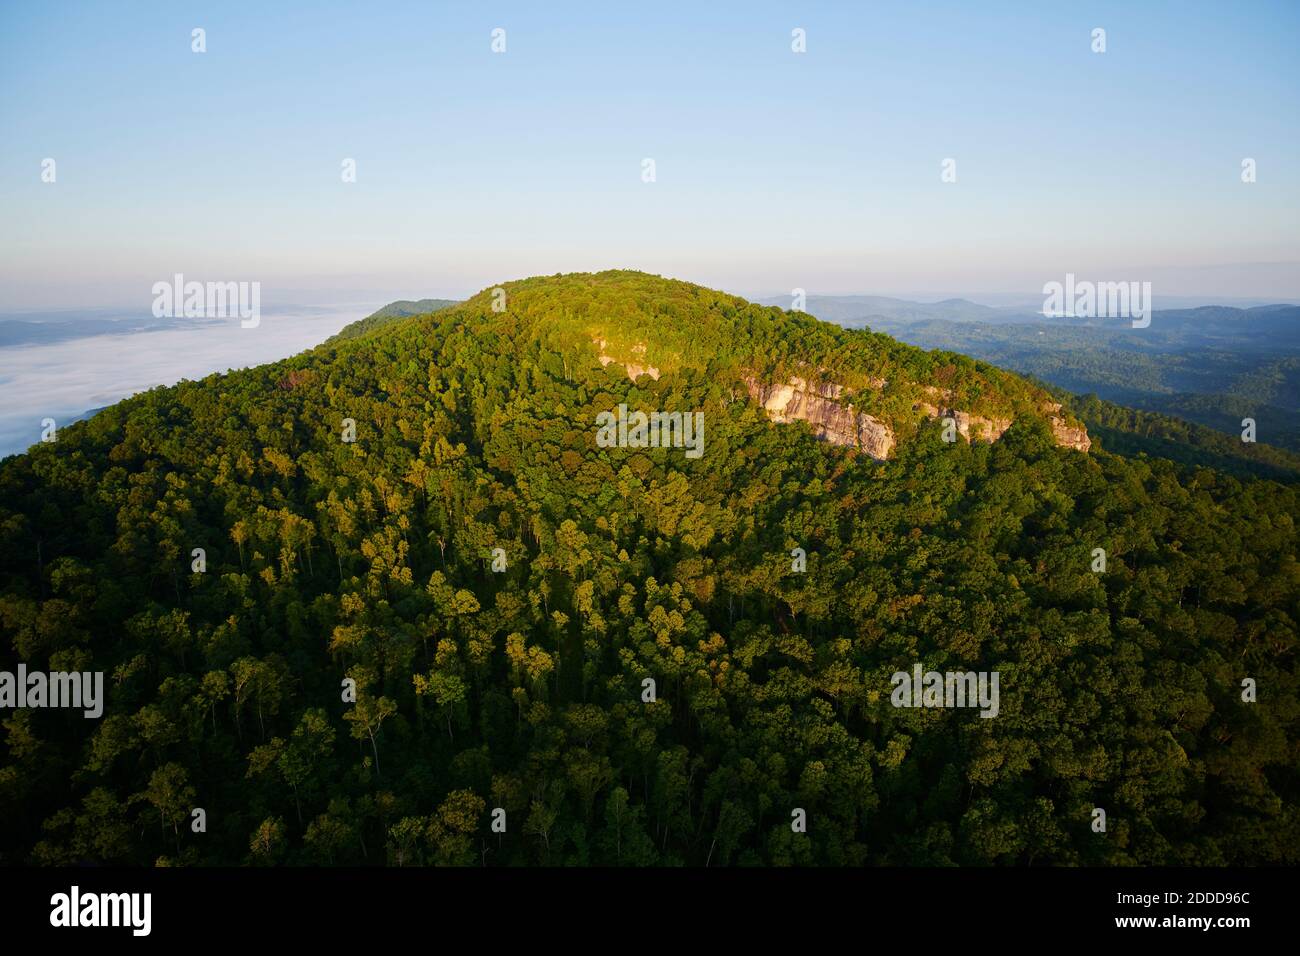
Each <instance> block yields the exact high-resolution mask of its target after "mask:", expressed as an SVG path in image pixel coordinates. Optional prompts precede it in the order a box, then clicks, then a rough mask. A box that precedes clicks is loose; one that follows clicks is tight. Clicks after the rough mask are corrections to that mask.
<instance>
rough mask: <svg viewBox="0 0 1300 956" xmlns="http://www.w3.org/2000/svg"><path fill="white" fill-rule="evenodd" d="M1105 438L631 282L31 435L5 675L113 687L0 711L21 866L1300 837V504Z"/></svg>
mask: <svg viewBox="0 0 1300 956" xmlns="http://www.w3.org/2000/svg"><path fill="white" fill-rule="evenodd" d="M620 405H623V406H626V407H627V409H628V410H630V411H632V412H635V411H638V410H640V411H645V412H652V411H658V412H662V413H673V412H678V413H682V414H683V415H684V416H688V415H693V413H696V412H698V413H701V414H702V416H703V418H702V421H703V433H702V437H703V443H702V446H701V454H700V455H699V456H698V457H692V456H691V455H690V454H688V453H687V452H688V451H689V449H687V448H684V447H672V446H670V447H635V443H634V442H631V441H629V442H623V443H618V444H615V445H614V446H613V447H609V443H608V442H602V441H600V440H599V434H598V425H597V422H598V418H599V416H601V414H602V413H608V412H613V411H615V410H617V409H619V406H620ZM684 420H686V419H683V421H684ZM954 429H956V430H957V431H959V432H960V434H959V435H958V436H957V439H958V440H955V441H953V440H947V439H951V438H953V437H954V435H953V432H954ZM967 437H969V438H971V439H975V440H971V441H967V440H965V439H966V438H967ZM350 439H354V440H350ZM1089 444H1090V443H1089V440H1088V436H1087V434H1086V432H1085V431H1084V429H1083V428H1082V427H1081V425H1080V423H1079V421H1078V420H1077V419H1076V418H1075V417H1074V415H1073V414H1072V413H1071V412H1070V410H1069V409H1068V408H1060V407H1059V406H1058V404H1057V402H1056V401H1055V400H1053V398H1052V396H1050V395H1049V394H1047V393H1046V392H1045V391H1044V390H1043V389H1041V388H1040V387H1038V386H1036V385H1034V384H1032V383H1030V382H1027V381H1025V380H1024V379H1021V378H1019V377H1017V376H1015V375H1013V374H1010V373H1007V372H1004V371H1001V370H1000V369H997V368H994V367H992V366H988V365H985V364H983V363H982V362H978V361H974V360H971V359H967V358H964V357H962V356H958V355H954V354H951V353H941V352H936V353H926V352H922V351H920V350H918V349H916V348H912V347H909V346H905V345H902V344H900V343H898V342H896V341H894V340H892V339H890V338H889V337H887V336H884V335H880V334H876V333H872V332H865V331H851V330H846V329H843V328H840V327H838V326H835V325H831V324H828V323H823V322H819V321H817V320H815V319H813V318H811V317H810V316H807V315H802V314H797V313H788V312H782V311H781V310H780V309H776V308H769V307H762V306H757V305H753V304H750V303H747V302H745V301H743V300H741V299H738V298H735V297H733V296H730V295H726V294H723V293H720V292H715V291H712V290H709V289H705V288H701V287H698V286H694V285H689V284H686V283H681V282H673V281H669V280H665V279H660V278H657V277H652V276H647V275H644V274H640V273H633V272H608V273H600V274H596V275H585V274H583V275H564V276H554V277H547V278H534V279H527V280H523V281H519V282H510V283H505V284H504V285H503V286H501V287H500V291H498V290H494V289H488V290H485V291H484V292H482V293H480V294H478V295H476V296H474V297H473V298H471V299H469V300H467V301H465V302H463V303H460V304H458V305H454V306H451V307H448V308H444V309H442V310H440V311H437V312H435V313H433V314H429V315H422V316H417V317H412V318H405V319H402V320H399V321H394V322H391V323H389V324H387V325H385V326H383V327H381V328H374V329H373V330H371V331H369V332H367V334H365V335H363V336H359V337H355V338H347V339H342V340H337V341H332V342H330V343H328V344H326V345H323V346H321V347H319V348H317V349H315V350H312V351H310V352H307V353H304V354H302V355H298V356H295V357H293V358H290V359H286V360H284V361H282V362H277V363H274V364H271V365H265V366H261V367H257V368H251V369H247V370H243V371H237V372H231V373H228V374H224V375H213V376H211V377H209V378H206V379H204V380H202V381H198V382H183V383H181V384H179V385H177V386H175V387H170V388H158V389H154V390H152V391H149V392H147V393H144V394H141V395H138V396H135V397H133V398H131V399H128V400H126V401H124V402H121V403H119V404H117V405H114V406H111V407H109V408H107V409H105V410H104V411H102V412H100V413H99V414H97V415H95V416H94V417H93V418H91V419H89V420H88V421H85V422H81V423H78V424H75V425H72V426H70V427H67V428H65V429H62V430H61V431H60V432H59V433H58V439H57V441H55V442H51V443H48V444H42V445H38V446H36V447H34V448H33V449H32V450H31V451H30V452H29V453H27V454H24V455H18V456H15V457H13V458H9V459H7V460H5V461H4V462H2V463H0V668H3V669H5V670H8V671H14V670H15V669H16V668H17V666H18V665H19V664H20V663H22V664H24V665H25V666H26V668H27V669H28V670H33V671H34V670H45V671H102V672H104V674H105V686H106V693H107V702H106V704H105V706H104V710H103V714H102V716H100V717H98V718H94V719H88V718H85V717H83V716H82V715H81V713H80V712H69V711H67V710H50V709H17V710H5V711H3V712H0V719H2V727H3V737H2V738H0V859H3V861H5V862H36V863H45V864H56V863H78V862H95V863H127V864H144V865H150V864H162V863H167V864H212V863H255V864H263V863H317V864H344V863H347V864H385V863H387V864H405V865H410V864H422V863H424V864H427V863H437V864H466V865H483V864H485V865H498V866H499V865H522V864H621V865H647V864H669V865H674V864H691V865H706V864H707V865H712V866H718V865H736V864H741V865H757V864H889V865H949V864H1033V865H1048V864H1175V863H1179V864H1205V865H1212V864H1225V863H1269V862H1291V863H1294V862H1296V861H1297V860H1298V859H1300V825H1298V824H1300V821H1298V819H1297V809H1296V808H1297V797H1298V796H1300V779H1297V767H1300V761H1298V760H1297V756H1300V754H1298V752H1297V721H1298V720H1300V693H1298V691H1300V686H1298V684H1297V661H1296V645H1297V634H1296V618H1297V615H1298V614H1300V603H1298V602H1300V566H1298V565H1297V562H1296V517H1297V513H1298V512H1300V508H1298V507H1297V506H1298V505H1300V501H1298V500H1297V495H1298V494H1300V492H1298V491H1297V487H1296V486H1294V485H1285V484H1278V483H1274V482H1271V481H1267V480H1246V481H1243V480H1240V479H1238V478H1235V477H1231V476H1228V475H1226V474H1224V473H1222V472H1219V471H1215V470H1211V469H1198V470H1188V469H1185V468H1184V467H1182V466H1179V465H1176V464H1174V463H1172V462H1169V461H1165V460H1161V459H1157V458H1149V459H1134V460H1130V459H1126V458H1123V457H1119V456H1116V455H1114V454H1111V453H1109V452H1107V451H1106V450H1104V448H1092V449H1091V450H1089ZM199 548H201V549H203V552H204V554H203V559H204V564H203V565H202V566H201V567H200V566H199V565H198V563H197V562H198V558H196V557H195V553H194V549H199ZM799 549H802V551H803V552H805V553H806V568H804V569H802V570H801V569H799V568H798V566H797V565H798V563H799V559H798V557H796V556H795V555H797V554H798V553H799ZM1097 549H1103V550H1104V552H1105V565H1104V570H1102V569H1099V568H1098V564H1097V560H1098V559H1097ZM792 552H794V554H793V555H792ZM196 569H197V570H196ZM917 665H920V666H921V667H922V668H923V669H925V670H937V671H976V672H981V673H990V672H996V673H997V674H998V675H1000V703H999V706H998V708H997V713H996V716H991V717H990V719H983V717H982V716H981V713H980V712H978V711H974V710H970V709H959V708H951V709H944V708H911V707H898V706H895V702H894V700H893V699H892V695H891V689H892V688H891V675H893V674H894V673H895V672H899V671H902V672H907V673H910V672H912V671H913V668H914V667H916V666H917ZM349 680H350V681H353V682H355V685H354V686H355V699H354V700H352V699H345V698H346V697H347V696H348V689H349V688H348V685H347V681H349ZM1243 681H1249V682H1253V684H1254V686H1255V687H1256V688H1257V699H1255V700H1253V701H1252V700H1247V699H1243V697H1244V695H1245V692H1244V691H1243ZM650 682H653V683H650ZM651 690H653V693H651ZM196 808H202V809H203V810H204V811H205V818H206V829H205V831H204V832H195V830H194V825H193V823H192V821H193V819H194V814H193V811H194V810H195V809H196ZM498 809H499V810H500V811H501V812H500V813H496V812H494V811H497V810H498ZM1096 809H1103V810H1104V811H1105V813H1106V820H1107V826H1106V829H1105V831H1104V832H1098V831H1097V830H1096V829H1095V820H1096V814H1095V810H1096ZM799 810H802V811H803V812H804V813H805V814H806V821H807V825H806V832H796V831H795V829H794V828H792V819H793V818H797V811H799ZM499 821H504V827H505V829H504V832H498V830H497V829H494V828H493V823H494V822H499Z"/></svg>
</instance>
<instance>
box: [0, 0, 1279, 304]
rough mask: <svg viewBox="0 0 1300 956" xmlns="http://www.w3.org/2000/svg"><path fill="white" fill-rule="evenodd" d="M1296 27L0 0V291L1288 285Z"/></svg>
mask: <svg viewBox="0 0 1300 956" xmlns="http://www.w3.org/2000/svg"><path fill="white" fill-rule="evenodd" d="M194 27H203V28H204V29H206V31H207V52H206V53H204V54H195V53H192V52H191V51H190V31H191V29H192V28H194ZM494 27H503V28H505V30H506V31H507V52H506V53H505V54H502V55H496V54H493V53H492V52H491V50H490V32H491V30H492V29H493V28H494ZM795 27H802V28H804V29H805V30H806V31H807V38H808V39H807V44H808V52H807V53H806V54H803V55H796V54H794V53H792V52H791V49H790V42H791V38H790V33H791V30H792V29H793V28H795ZM1094 27H1103V28H1104V29H1105V30H1106V31H1107V47H1108V49H1107V52H1106V53H1104V54H1095V53H1093V52H1092V50H1091V48H1090V43H1091V40H1090V33H1091V31H1092V29H1093V28H1094ZM1298 35H1300V4H1297V3H1295V2H1288V0H1283V2H1273V3H1265V2H1250V0H1246V2H1232V3H1228V2H1219V3H1201V2H1187V0H1178V2H1149V3H1143V2H1121V3H1095V4H1089V3H1055V2H1031V0H1026V2H1023V3H1011V2H1006V3H994V2H981V3H970V2H952V3H921V2H871V3H815V4H801V3H712V2H709V3H705V2H699V0H696V2H691V3H671V2H655V3H650V4H614V3H609V2H600V3H563V2H559V0H556V2H547V3H535V2H530V3H514V4H494V3H478V2H473V3H471V2H461V3H437V2H428V0H426V2H420V3H311V4H306V3H294V4H289V3H272V2H220V3H216V2H214V3H176V2H158V3H151V2H129V3H62V2H43V3H36V2H16V0H5V2H4V3H3V5H0V310H4V309H11V310H12V309H18V308H39V307H49V308H53V307H65V306H66V307H74V306H88V305H94V304H104V305H115V306H116V305H130V304H134V303H136V302H139V303H140V304H141V307H142V308H146V309H147V307H148V303H149V302H150V300H151V296H150V294H149V286H150V285H151V284H152V283H153V282H154V281H157V280H159V279H162V278H166V277H169V276H170V275H171V274H172V273H174V272H183V273H185V274H186V275H187V277H190V278H198V279H215V280H223V281H224V280H239V279H245V280H258V281H261V282H262V285H263V295H264V298H265V300H267V301H272V302H273V301H276V300H277V299H278V300H284V301H328V300H330V299H341V298H346V297H348V296H355V297H365V296H377V297H379V298H396V297H399V296H417V295H462V294H465V293H468V292H471V291H475V290H477V289H479V288H482V287H484V286H488V285H491V284H494V283H496V282H498V281H501V280H505V279H510V278H518V277H521V276H524V275H531V274H538V273H551V272H557V271H574V270H587V269H599V268H608V267H629V268H639V269H645V270H648V271H652V272H661V273H664V274H668V275H673V276H677V277H681V278H686V279H691V280H694V281H699V282H704V283H707V284H711V285H715V286H719V287H723V288H727V289H730V290H732V291H736V292H741V293H746V294H752V295H758V294H763V293H771V292H780V291H788V290H789V289H790V288H792V287H794V286H800V287H804V288H806V289H807V290H808V291H809V293H810V294H816V293H837V292H839V293H842V292H879V293H896V294H897V293H915V294H924V293H933V294H936V295H937V294H941V293H947V292H958V291H960V292H968V293H979V292H990V293H991V292H999V291H1002V292H1020V291H1028V292H1034V291H1037V290H1038V288H1039V287H1041V285H1042V284H1043V282H1045V281H1049V280H1051V279H1054V278H1060V277H1061V276H1063V275H1064V273H1065V272H1066V271H1073V272H1075V273H1076V274H1079V275H1081V276H1085V277H1087V276H1090V277H1095V278H1099V279H1120V278H1137V279H1142V278H1146V279H1153V280H1155V282H1156V288H1157V296H1158V295H1159V294H1161V293H1162V292H1163V293H1166V294H1171V295H1172V294H1177V295H1183V294H1192V295H1200V294H1204V295H1224V296H1252V297H1264V298H1268V297H1275V298H1281V297H1295V296H1297V295H1300V270H1298V268H1297V262H1298V261H1300V226H1298V225H1297V223H1298V222H1300V133H1298V126H1300V123H1298V120H1297V118H1298V117H1300V54H1298V53H1297V43H1296V40H1297V36H1298ZM45 157H51V158H54V159H55V160H56V162H57V175H58V180H57V182H56V183H55V184H53V185H48V184H43V183H42V182H41V181H40V171H41V167H40V164H41V161H42V159H44V158H45ZM348 157H350V158H354V159H355V160H356V161H357V174H358V181H357V182H356V183H355V184H344V183H342V182H341V181H340V170H341V166H340V164H341V162H342V161H343V159H344V158H348ZM646 157H650V158H653V159H654V160H655V162H656V166H657V177H658V181H657V182H655V183H653V184H647V183H643V182H642V181H641V161H642V159H643V158H646ZM947 157H952V158H955V159H956V161H957V182H956V183H955V184H945V183H941V182H940V162H941V161H942V160H943V159H944V158H947ZM1243 157H1253V158H1254V159H1256V160H1257V163H1258V182H1256V183H1255V184H1253V185H1249V186H1247V185H1243V184H1242V183H1241V181H1240V164H1241V160H1242V158H1243Z"/></svg>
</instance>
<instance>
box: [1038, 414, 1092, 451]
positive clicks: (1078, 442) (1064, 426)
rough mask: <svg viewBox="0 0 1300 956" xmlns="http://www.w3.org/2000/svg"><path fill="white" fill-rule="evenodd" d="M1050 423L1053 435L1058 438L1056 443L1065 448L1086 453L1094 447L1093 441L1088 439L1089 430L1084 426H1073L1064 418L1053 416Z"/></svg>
mask: <svg viewBox="0 0 1300 956" xmlns="http://www.w3.org/2000/svg"><path fill="white" fill-rule="evenodd" d="M1048 421H1049V422H1050V423H1051V425H1052V434H1053V435H1055V436H1056V443H1057V444H1058V445H1060V446H1061V447H1063V448H1073V449H1074V450H1075V451H1083V452H1086V451H1087V450H1088V449H1089V448H1091V447H1092V439H1091V438H1089V437H1088V429H1086V428H1084V427H1083V426H1082V425H1071V424H1070V423H1069V422H1067V421H1066V420H1065V419H1064V418H1061V417H1059V416H1057V415H1053V416H1052V417H1051V418H1050V419H1048Z"/></svg>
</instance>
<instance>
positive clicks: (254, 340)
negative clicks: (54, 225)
mask: <svg viewBox="0 0 1300 956" xmlns="http://www.w3.org/2000/svg"><path fill="white" fill-rule="evenodd" d="M382 304H383V303H378V302H376V303H360V304H351V305H347V306H330V307H312V306H302V307H285V308H284V309H281V310H272V309H269V308H264V309H263V310H262V317H261V322H260V324H259V325H258V326H257V327H256V328H251V329H245V328H241V327H240V323H239V319H238V318H232V319H174V320H168V321H167V322H164V323H161V327H159V326H160V323H157V322H155V321H153V320H152V319H150V318H148V317H146V318H145V319H141V320H134V319H132V318H130V317H121V316H118V317H111V316H109V315H107V314H105V313H99V314H91V315H90V317H87V315H85V314H69V313H58V314H56V313H50V314H48V315H44V316H43V315H40V314H31V313H28V314H24V315H22V316H17V315H11V316H4V315H0V457H3V456H5V455H12V454H15V453H17V452H21V451H25V450H26V449H27V448H28V447H29V446H30V445H32V444H34V443H36V442H38V441H39V440H40V438H41V430H42V429H41V421H42V419H46V418H52V419H54V421H55V423H56V425H57V426H58V427H60V428H61V427H63V426H64V425H67V424H70V423H72V422H73V421H75V420H76V419H78V418H81V417H83V416H84V415H85V413H86V412H88V411H90V410H92V409H98V408H102V407H104V406H105V405H111V404H113V403H114V402H117V401H120V400H121V399H123V398H126V397H128V396H130V395H134V394H135V393H137V392H141V391H145V390H147V389H150V388H153V387H154V386H156V385H173V384H175V383H176V382H179V381H180V380H182V379H191V380H193V379H200V378H203V377H204V376H207V375H210V374H212V373H213V372H224V371H227V370H229V369H239V368H247V367H249V366H252V365H261V364H263V363H265V362H273V361H275V360H277V359H282V358H286V357H288V356H290V355H295V354H297V353H298V352H301V351H303V350H304V349H308V348H311V347H312V346H314V345H319V344H320V343H321V342H323V341H324V340H325V339H327V338H329V337H330V336H331V335H333V334H334V333H335V332H337V331H339V329H341V328H343V326H345V325H347V324H348V323H349V322H353V321H355V320H356V319H359V318H362V317H364V316H367V315H369V314H370V313H371V312H373V311H374V310H375V309H376V308H378V307H379V306H380V305H382ZM15 342H17V343H18V344H10V343H15Z"/></svg>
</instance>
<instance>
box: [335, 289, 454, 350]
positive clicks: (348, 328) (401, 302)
mask: <svg viewBox="0 0 1300 956" xmlns="http://www.w3.org/2000/svg"><path fill="white" fill-rule="evenodd" d="M457 301H458V300H456V299H415V300H411V299H398V300H397V301H396V302H390V303H388V305H386V306H384V307H383V308H381V309H378V310H376V311H375V312H372V313H370V315H368V316H366V317H365V318H364V319H358V320H357V321H355V322H353V323H351V324H349V325H345V326H344V327H343V328H341V329H340V330H339V331H338V332H337V333H336V334H334V335H331V336H330V337H329V338H328V339H326V340H325V342H326V344H329V343H331V342H342V341H346V340H348V339H355V338H358V337H360V336H362V335H367V334H368V333H370V332H373V331H375V330H376V329H382V328H383V327H384V326H386V325H389V324H391V323H393V322H396V321H397V320H399V319H406V318H410V317H411V316H413V315H428V314H430V313H432V312H438V311H440V310H441V309H445V308H447V307H448V306H452V305H455V304H456V303H457Z"/></svg>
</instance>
